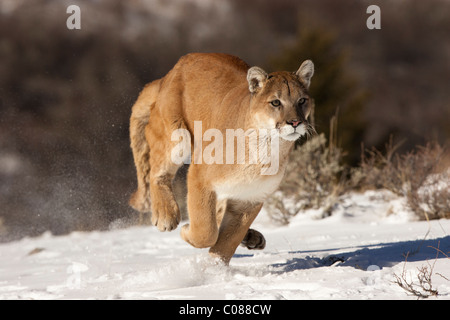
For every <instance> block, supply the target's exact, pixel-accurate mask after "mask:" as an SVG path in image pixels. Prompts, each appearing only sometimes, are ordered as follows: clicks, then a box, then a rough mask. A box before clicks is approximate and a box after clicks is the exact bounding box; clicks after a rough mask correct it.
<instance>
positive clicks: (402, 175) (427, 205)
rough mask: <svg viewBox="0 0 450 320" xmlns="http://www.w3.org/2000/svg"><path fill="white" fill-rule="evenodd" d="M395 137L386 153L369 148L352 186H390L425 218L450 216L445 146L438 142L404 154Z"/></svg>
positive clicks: (360, 188)
mask: <svg viewBox="0 0 450 320" xmlns="http://www.w3.org/2000/svg"><path fill="white" fill-rule="evenodd" d="M398 147H399V145H398V144H397V145H394V144H393V143H392V139H391V140H390V141H389V143H388V144H387V145H386V151H385V153H382V152H380V151H378V150H376V149H372V150H366V151H365V153H364V154H363V155H362V157H361V164H360V166H359V167H357V168H354V169H352V171H351V178H350V180H349V185H350V186H351V188H352V189H359V190H364V189H382V188H384V189H388V190H390V191H392V192H393V193H395V194H397V195H399V196H404V197H406V199H407V203H408V206H409V208H410V209H411V210H412V211H413V212H414V213H415V214H416V215H417V216H418V217H419V218H420V219H423V220H425V219H426V220H428V219H439V218H450V170H449V169H448V168H445V167H443V166H442V162H443V159H444V158H445V149H444V148H443V147H442V146H440V145H439V144H438V143H428V144H427V145H426V146H418V147H417V148H416V149H415V150H413V151H410V152H408V153H406V154H403V155H400V154H397V153H396V151H397V149H398Z"/></svg>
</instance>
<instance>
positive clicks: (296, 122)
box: [286, 119, 302, 128]
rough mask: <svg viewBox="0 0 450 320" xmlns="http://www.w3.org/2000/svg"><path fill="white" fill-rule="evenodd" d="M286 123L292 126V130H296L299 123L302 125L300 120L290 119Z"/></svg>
mask: <svg viewBox="0 0 450 320" xmlns="http://www.w3.org/2000/svg"><path fill="white" fill-rule="evenodd" d="M286 123H287V124H290V125H291V126H293V127H294V128H297V127H298V125H299V124H300V123H302V122H301V121H300V120H297V119H292V120H290V121H286Z"/></svg>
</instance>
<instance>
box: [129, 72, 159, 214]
mask: <svg viewBox="0 0 450 320" xmlns="http://www.w3.org/2000/svg"><path fill="white" fill-rule="evenodd" d="M158 90H159V80H156V81H154V82H152V83H150V84H149V85H147V86H146V87H145V88H144V89H143V90H142V92H141V94H140V95H139V97H138V99H137V101H136V103H135V104H134V106H133V108H132V113H131V117H130V146H131V150H132V151H133V159H134V164H135V167H136V176H137V190H136V191H135V192H134V193H133V194H132V195H131V197H130V201H129V203H130V205H131V206H132V207H133V208H134V209H135V210H137V211H139V212H141V213H144V212H150V147H149V144H148V141H147V139H146V135H145V131H146V128H147V126H148V123H149V120H150V109H151V108H152V107H153V106H154V103H155V99H156V96H157V91H158Z"/></svg>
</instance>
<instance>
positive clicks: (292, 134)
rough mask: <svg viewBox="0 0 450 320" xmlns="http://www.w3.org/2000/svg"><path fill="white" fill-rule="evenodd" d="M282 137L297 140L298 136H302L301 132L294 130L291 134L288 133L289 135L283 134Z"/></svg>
mask: <svg viewBox="0 0 450 320" xmlns="http://www.w3.org/2000/svg"><path fill="white" fill-rule="evenodd" d="M281 137H282V138H283V139H284V140H287V141H295V140H297V139H298V138H300V133H297V132H293V133H290V134H288V135H282V136H281Z"/></svg>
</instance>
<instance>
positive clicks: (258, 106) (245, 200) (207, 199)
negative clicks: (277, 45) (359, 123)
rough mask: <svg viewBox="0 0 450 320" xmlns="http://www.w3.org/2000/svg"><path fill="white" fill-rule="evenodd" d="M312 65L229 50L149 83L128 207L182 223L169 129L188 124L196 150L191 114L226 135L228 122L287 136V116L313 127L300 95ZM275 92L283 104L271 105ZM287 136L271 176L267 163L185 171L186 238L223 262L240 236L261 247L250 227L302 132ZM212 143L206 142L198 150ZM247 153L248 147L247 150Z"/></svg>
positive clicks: (140, 105)
mask: <svg viewBox="0 0 450 320" xmlns="http://www.w3.org/2000/svg"><path fill="white" fill-rule="evenodd" d="M313 72H314V70H313V65H312V62H310V61H305V62H304V63H303V64H302V66H301V67H300V69H299V70H298V71H297V72H296V73H290V72H275V73H272V74H266V73H265V71H264V70H262V69H261V68H258V67H253V68H249V66H248V65H247V64H246V63H245V62H243V61H242V60H240V59H239V58H237V57H234V56H230V55H225V54H200V53H196V54H189V55H186V56H184V57H182V58H181V59H180V60H179V61H178V63H177V64H176V65H175V66H174V68H173V69H172V70H171V71H170V72H169V73H168V74H167V75H166V76H165V77H163V78H162V79H160V80H156V81H153V82H152V83H150V84H149V85H147V86H146V87H145V88H144V90H143V91H142V92H141V94H140V96H139V98H138V100H137V101H136V103H135V105H134V106H133V110H132V115H131V119H130V138H131V148H132V150H133V156H134V161H135V165H136V171H137V180H138V188H137V190H136V192H135V193H134V194H133V195H132V197H131V199H130V204H131V206H133V208H135V209H136V210H138V211H140V212H149V211H151V212H152V223H153V224H154V225H155V226H156V227H157V228H158V229H159V230H160V231H166V230H169V231H170V230H173V229H175V228H176V227H177V225H178V223H179V222H180V211H179V209H178V205H177V203H176V201H175V198H174V196H173V193H172V179H173V178H174V176H175V173H176V172H177V170H178V168H179V165H177V164H175V163H174V162H173V161H172V159H171V152H172V149H173V148H174V147H175V146H176V145H177V143H178V142H177V141H171V136H172V133H173V132H174V130H176V129H180V128H181V129H186V130H187V131H186V132H189V134H190V136H191V143H192V145H191V146H188V147H191V148H192V150H194V121H201V123H202V134H203V133H204V132H205V131H206V130H207V129H209V128H216V129H218V130H220V131H221V132H222V133H223V137H224V138H225V136H226V134H225V131H226V129H237V128H241V129H243V130H244V131H245V130H248V129H260V128H263V129H278V131H279V132H280V133H281V134H282V137H283V135H284V134H286V135H287V134H288V133H286V132H291V131H292V130H296V129H295V127H293V125H291V124H289V123H288V122H292V120H298V121H302V122H303V124H302V125H300V126H299V127H298V128H297V129H298V130H300V127H301V126H303V127H302V130H303V131H302V134H304V133H307V132H308V131H309V130H310V129H311V127H310V126H309V125H308V124H307V117H308V114H309V104H308V100H306V103H304V104H303V105H302V106H299V104H298V101H300V99H301V98H305V99H308V98H309V97H308V92H307V89H308V87H309V82H310V79H311V77H312V75H313ZM275 99H278V100H280V102H281V103H282V107H279V108H276V107H274V106H273V105H272V104H271V101H273V100H275ZM292 127H293V128H294V129H292ZM289 137H290V138H286V139H288V140H284V139H280V140H281V143H280V149H279V152H280V156H279V159H280V161H279V170H278V171H277V173H276V174H274V175H261V169H262V168H263V167H264V164H262V163H251V164H250V163H248V162H246V163H244V164H237V163H234V164H215V163H213V164H206V163H205V162H204V161H203V162H202V163H191V164H190V167H189V171H188V177H187V186H188V196H187V203H188V204H187V206H188V213H189V224H186V225H184V226H183V228H182V229H181V237H182V238H183V239H184V240H185V241H187V242H188V243H190V244H191V245H193V246H194V247H198V248H206V247H210V248H211V249H210V253H211V254H212V255H213V256H217V257H220V258H221V259H222V260H224V261H225V262H226V263H228V262H229V260H230V259H231V257H232V256H233V254H234V252H235V250H236V248H237V246H238V245H239V244H240V243H241V242H242V243H243V245H246V246H247V247H248V248H250V249H262V248H263V247H264V245H265V240H264V237H263V236H262V235H261V234H260V233H259V232H257V231H254V230H251V229H250V231H249V227H250V225H251V223H252V222H253V220H254V219H255V218H256V216H257V214H258V213H259V211H260V209H261V207H262V204H263V202H264V199H265V198H266V197H267V196H268V195H269V194H270V193H271V192H273V191H275V190H276V189H277V187H278V185H279V183H280V181H281V178H282V176H283V174H284V169H285V167H286V159H287V158H288V153H289V151H290V150H291V149H292V146H293V145H294V142H295V140H292V139H294V138H295V137H297V133H294V134H292V135H290V136H289ZM292 137H294V138H292ZM195 138H196V137H195ZM207 146H208V142H205V141H204V142H203V145H202V150H200V151H203V150H204V149H205V148H206V147H207ZM235 149H236V146H235ZM197 151H198V150H197ZM195 152H196V151H195V150H194V155H195ZM248 153H249V151H248V150H246V156H248V155H249V154H248ZM194 155H193V156H192V157H193V158H194ZM236 157H237V155H236V153H235V160H237V158H236ZM236 162H237V161H236ZM224 163H225V153H224ZM150 199H151V203H150ZM244 238H245V239H244ZM243 240H244V241H243Z"/></svg>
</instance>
